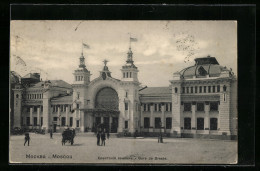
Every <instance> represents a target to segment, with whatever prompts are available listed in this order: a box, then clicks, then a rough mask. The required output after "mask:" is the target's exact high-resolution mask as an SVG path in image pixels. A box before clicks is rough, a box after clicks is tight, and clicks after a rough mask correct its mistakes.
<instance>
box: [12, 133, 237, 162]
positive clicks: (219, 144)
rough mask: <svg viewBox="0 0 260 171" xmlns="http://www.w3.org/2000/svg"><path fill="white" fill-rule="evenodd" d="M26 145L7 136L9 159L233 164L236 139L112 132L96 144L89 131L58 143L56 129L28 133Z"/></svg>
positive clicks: (22, 141)
mask: <svg viewBox="0 0 260 171" xmlns="http://www.w3.org/2000/svg"><path fill="white" fill-rule="evenodd" d="M30 137H31V141H30V145H29V146H27V144H26V145H25V146H24V135H15V136H10V145H9V151H10V154H9V158H10V162H11V163H86V164H88V163H89V164H91V163H122V164H123V163H127V164H131V163H135V164H136V163H139V164H145V163H149V164H160V163H161V164H162V163H164V164H192V163H196V164H213V163H214V164H235V163H236V161H237V141H234V140H216V139H214V140H213V139H192V138H164V142H163V143H158V140H157V138H155V137H154V138H143V137H137V138H136V139H135V138H132V137H123V138H117V137H116V136H115V135H114V134H112V135H111V137H110V138H109V139H107V140H106V146H97V138H96V137H95V134H93V133H78V134H77V135H76V137H75V139H74V144H73V145H70V144H69V143H66V144H65V146H62V144H61V139H62V136H61V134H60V133H54V134H53V139H50V135H49V134H45V135H41V134H35V133H31V134H30Z"/></svg>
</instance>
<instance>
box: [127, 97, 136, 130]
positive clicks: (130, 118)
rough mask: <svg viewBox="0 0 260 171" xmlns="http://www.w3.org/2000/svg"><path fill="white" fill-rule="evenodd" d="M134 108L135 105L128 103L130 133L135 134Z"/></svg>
mask: <svg viewBox="0 0 260 171" xmlns="http://www.w3.org/2000/svg"><path fill="white" fill-rule="evenodd" d="M133 107H134V105H133V104H132V103H131V102H130V101H129V102H128V110H129V132H131V133H134V132H135V129H134V125H135V121H134V113H133Z"/></svg>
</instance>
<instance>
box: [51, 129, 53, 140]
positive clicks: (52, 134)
mask: <svg viewBox="0 0 260 171" xmlns="http://www.w3.org/2000/svg"><path fill="white" fill-rule="evenodd" d="M52 135H53V133H52V129H50V138H51V139H52Z"/></svg>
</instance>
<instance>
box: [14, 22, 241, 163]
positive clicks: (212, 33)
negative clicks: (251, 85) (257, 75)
mask: <svg viewBox="0 0 260 171" xmlns="http://www.w3.org/2000/svg"><path fill="white" fill-rule="evenodd" d="M10 28H11V30H10V142H9V162H10V163H12V164H14V163H23V164H26V163H70V164H74V163H83V164H89V163H91V164H93V163H94V164H95V163H97V164H101V163H106V164H111V163H112V164H237V136H238V134H237V122H238V119H237V118H238V116H237V115H238V114H237V77H238V75H237V22H236V21H231V20H230V21H227V20H226V21H206V20H204V21H174V20H169V21H166V20H161V21H160V20H156V21H155V20H154V21H153V20H147V21H146V20H142V21H141V20H140V21H134V20H132V21H118V20H117V21H115V20H114V21H113V20H109V21H104V20H73V21H72V20H31V21H29V20H12V21H11V26H10Z"/></svg>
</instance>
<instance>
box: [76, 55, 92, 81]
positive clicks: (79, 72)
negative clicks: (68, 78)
mask: <svg viewBox="0 0 260 171" xmlns="http://www.w3.org/2000/svg"><path fill="white" fill-rule="evenodd" d="M73 75H74V82H73V84H84V85H87V84H89V82H90V75H91V74H90V71H88V69H87V68H86V65H85V57H84V54H83V51H82V52H81V56H80V58H79V67H78V68H77V69H76V70H75V71H74V73H73Z"/></svg>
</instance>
